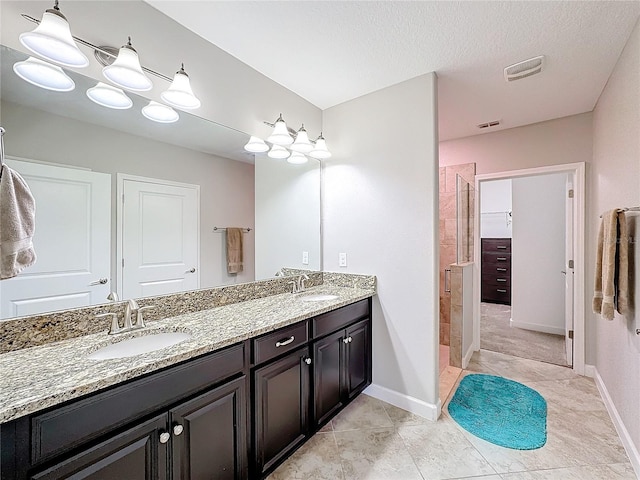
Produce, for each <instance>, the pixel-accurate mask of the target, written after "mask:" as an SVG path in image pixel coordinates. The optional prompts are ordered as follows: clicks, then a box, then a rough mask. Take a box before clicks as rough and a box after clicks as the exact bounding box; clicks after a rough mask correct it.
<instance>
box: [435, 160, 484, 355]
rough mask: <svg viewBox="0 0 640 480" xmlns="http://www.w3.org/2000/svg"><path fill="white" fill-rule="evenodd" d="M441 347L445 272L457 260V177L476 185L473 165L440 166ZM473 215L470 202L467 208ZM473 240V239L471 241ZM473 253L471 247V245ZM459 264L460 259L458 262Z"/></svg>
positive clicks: (446, 329)
mask: <svg viewBox="0 0 640 480" xmlns="http://www.w3.org/2000/svg"><path fill="white" fill-rule="evenodd" d="M439 173H440V344H441V345H449V335H450V328H451V320H450V316H451V313H450V312H451V293H448V292H445V291H444V286H445V285H444V271H445V269H447V268H449V265H451V264H452V263H456V262H457V258H456V249H457V243H456V240H457V239H456V226H457V220H456V174H458V175H460V176H461V177H462V178H463V179H465V180H466V181H467V182H469V183H470V184H471V185H474V184H475V176H476V164H475V163H465V164H462V165H452V166H448V167H440V170H439ZM470 215H473V203H472V204H471V206H470ZM471 241H473V237H472V239H471ZM471 251H473V246H471ZM461 261H462V260H461Z"/></svg>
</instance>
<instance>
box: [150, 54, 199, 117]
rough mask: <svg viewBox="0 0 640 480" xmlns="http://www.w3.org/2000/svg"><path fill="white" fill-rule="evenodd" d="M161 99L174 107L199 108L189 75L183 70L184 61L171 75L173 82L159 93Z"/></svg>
mask: <svg viewBox="0 0 640 480" xmlns="http://www.w3.org/2000/svg"><path fill="white" fill-rule="evenodd" d="M160 97H161V98H162V100H164V101H165V102H166V103H168V104H169V105H171V106H172V107H176V108H183V109H185V110H192V109H194V108H200V100H198V99H197V98H196V96H195V95H194V94H193V90H191V82H189V75H187V72H185V71H184V63H183V64H182V66H181V67H180V70H178V71H177V72H176V74H175V76H174V77H173V82H171V86H170V87H169V89H168V90H165V91H164V92H162V93H161V94H160Z"/></svg>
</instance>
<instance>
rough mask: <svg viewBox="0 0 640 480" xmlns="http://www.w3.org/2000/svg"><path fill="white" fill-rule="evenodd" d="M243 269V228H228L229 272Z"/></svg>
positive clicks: (237, 271) (238, 271)
mask: <svg viewBox="0 0 640 480" xmlns="http://www.w3.org/2000/svg"><path fill="white" fill-rule="evenodd" d="M242 269H243V264H242V229H241V228H227V273H240V272H241V271H242Z"/></svg>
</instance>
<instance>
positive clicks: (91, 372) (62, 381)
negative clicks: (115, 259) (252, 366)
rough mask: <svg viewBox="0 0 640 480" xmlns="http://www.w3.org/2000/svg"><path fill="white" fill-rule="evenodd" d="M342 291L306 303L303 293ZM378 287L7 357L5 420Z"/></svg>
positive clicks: (0, 383)
mask: <svg viewBox="0 0 640 480" xmlns="http://www.w3.org/2000/svg"><path fill="white" fill-rule="evenodd" d="M309 294H329V295H337V297H338V298H336V299H334V300H323V301H319V302H305V301H301V300H300V298H299V297H300V295H309ZM374 294H375V290H373V289H360V288H345V287H336V286H328V285H321V286H318V287H313V288H309V289H307V290H306V291H305V292H304V293H302V294H298V295H293V294H290V293H287V294H281V295H273V296H270V297H265V298H260V299H255V300H247V301H244V302H240V303H235V304H232V305H227V306H223V307H218V308H214V309H211V310H203V311H199V312H195V313H190V314H185V315H180V316H176V317H172V318H166V319H163V320H158V321H154V322H150V323H149V324H148V325H147V327H146V328H145V329H143V330H136V331H134V332H131V333H124V334H119V335H107V333H106V331H105V332H103V333H96V334H93V335H87V336H84V337H78V338H73V339H69V340H63V341H60V342H55V343H50V344H46V345H42V346H38V347H32V348H25V349H22V350H17V351H13V352H8V353H4V354H1V355H0V392H1V393H0V423H3V422H7V421H10V420H13V419H16V418H18V417H21V416H24V415H28V414H31V413H34V412H37V411H39V410H42V409H45V408H47V407H51V406H54V405H57V404H59V403H62V402H64V401H67V400H71V399H73V398H77V397H80V396H82V395H86V394H88V393H92V392H95V391H97V390H99V389H102V388H105V387H109V386H111V385H115V384H117V383H119V382H123V381H125V380H130V379H133V378H135V377H138V376H140V375H143V374H146V373H150V372H153V371H154V370H158V369H160V368H164V367H167V366H170V365H173V364H175V363H178V362H181V361H184V360H188V359H190V358H193V357H196V356H198V355H202V354H205V353H208V352H212V351H215V350H218V349H220V348H223V347H226V346H229V345H232V344H234V343H238V342H241V341H243V340H246V339H248V338H251V337H255V336H258V335H260V334H263V333H266V332H270V331H273V330H277V329H278V328H281V327H284V326H287V325H290V324H293V323H296V322H298V321H300V320H304V319H306V318H309V317H312V316H315V315H319V314H321V313H325V312H328V311H330V310H334V309H336V308H339V307H342V306H344V305H348V304H350V303H354V302H357V301H359V300H362V299H365V298H368V297H371V296H373V295H374ZM159 331H161V332H175V331H184V332H188V333H190V334H191V335H192V338H191V339H190V340H188V341H185V342H182V343H179V344H177V345H174V346H171V347H168V348H164V349H161V350H156V351H154V352H150V353H146V354H142V355H136V356H133V357H128V358H121V359H112V360H89V359H88V358H87V356H88V355H90V354H91V353H93V352H94V351H96V350H98V349H99V348H102V347H103V346H106V345H109V344H111V343H114V342H116V341H122V340H127V339H129V338H133V337H136V336H140V335H144V334H152V333H158V332H159Z"/></svg>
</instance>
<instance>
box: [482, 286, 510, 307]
mask: <svg viewBox="0 0 640 480" xmlns="http://www.w3.org/2000/svg"><path fill="white" fill-rule="evenodd" d="M481 297H482V301H483V302H489V303H502V304H505V305H511V287H502V286H495V285H484V284H483V285H482V294H481Z"/></svg>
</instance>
